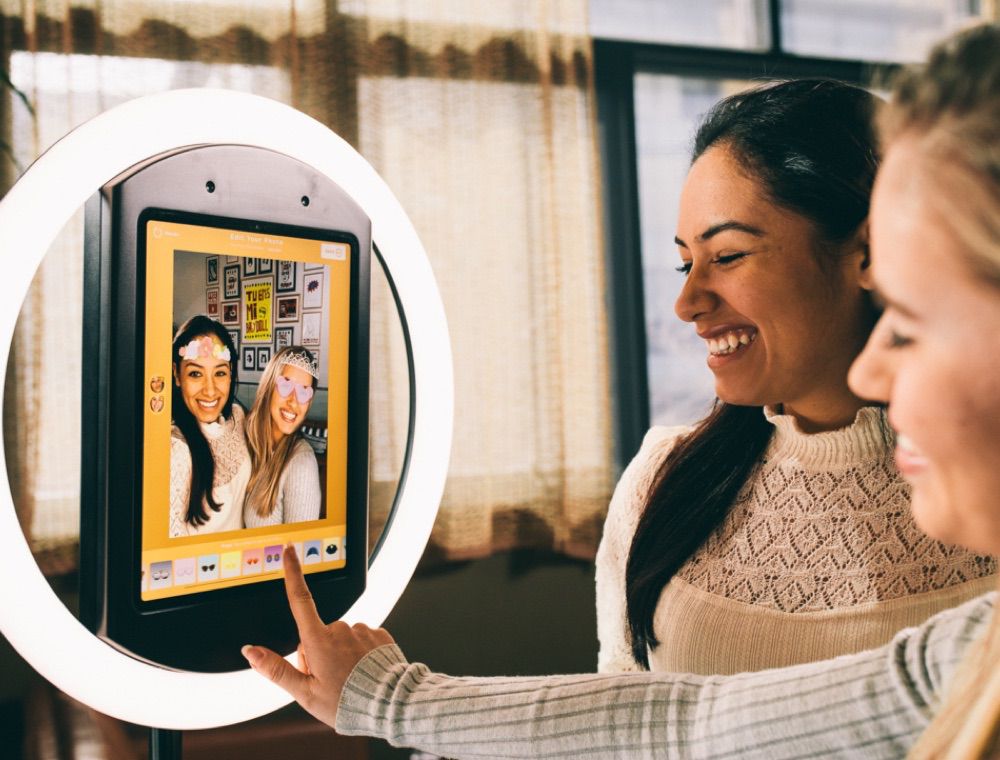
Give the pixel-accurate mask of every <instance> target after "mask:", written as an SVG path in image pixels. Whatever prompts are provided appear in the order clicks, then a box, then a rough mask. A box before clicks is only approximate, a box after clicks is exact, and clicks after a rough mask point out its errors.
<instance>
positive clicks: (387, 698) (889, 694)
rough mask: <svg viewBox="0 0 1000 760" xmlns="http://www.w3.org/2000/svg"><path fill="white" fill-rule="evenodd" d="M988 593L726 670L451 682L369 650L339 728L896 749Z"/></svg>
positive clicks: (676, 752) (411, 742)
mask: <svg viewBox="0 0 1000 760" xmlns="http://www.w3.org/2000/svg"><path fill="white" fill-rule="evenodd" d="M995 600H996V592H993V593H990V594H987V595H985V596H982V597H979V598H978V599H974V600H972V601H971V602H969V603H966V604H965V605H962V606H961V607H957V608H955V609H952V610H948V611H946V612H944V613H941V614H939V615H937V616H935V617H933V618H931V619H930V620H928V621H927V622H926V623H924V624H923V625H922V626H920V627H919V628H911V629H907V630H905V631H901V632H900V633H899V634H897V636H896V637H895V638H894V639H893V640H892V641H891V642H890V643H889V644H887V645H886V646H884V647H881V648H879V649H873V650H870V651H867V652H861V653H858V654H854V655H846V656H843V657H839V658H837V659H835V660H828V661H825V662H819V663H809V664H806V665H797V666H794V667H790V668H779V669H775V670H767V671H762V672H759V673H743V674H739V675H735V676H707V677H706V676H692V675H679V674H667V673H648V672H645V673H620V674H607V675H604V674H588V675H575V676H551V677H541V678H456V677H451V676H446V675H441V674H438V673H433V672H431V671H430V670H428V668H427V667H426V666H424V665H421V664H410V663H408V662H407V661H406V659H405V658H404V657H403V654H402V652H401V651H400V650H399V648H398V647H396V646H395V645H389V646H383V647H380V648H379V649H376V650H374V651H373V652H371V653H370V654H369V655H368V656H367V657H365V658H364V659H363V660H362V661H361V662H360V663H358V665H357V666H356V667H355V669H354V671H353V672H352V674H351V676H350V678H349V679H348V681H347V683H346V684H345V686H344V690H343V694H342V696H341V702H340V708H339V710H338V714H337V725H336V729H337V731H338V732H339V733H342V734H349V735H357V734H364V735H369V736H375V737H379V738H382V739H386V740H387V741H389V743H391V744H393V745H395V746H405V747H412V748H415V749H420V750H424V751H426V752H432V753H436V754H439V755H444V756H447V757H451V758H457V759H459V760H461V758H477V759H482V758H563V757H565V758H595V759H596V758H653V757H657V758H664V757H666V758H715V759H716V760H720V759H721V760H725V759H726V758H733V759H734V760H735V759H738V760H753V759H755V758H756V759H759V760H786V759H791V758H856V757H865V758H898V757H902V756H903V755H905V753H906V750H907V748H908V747H909V746H911V745H912V744H913V742H914V741H915V740H916V738H917V737H918V736H919V734H920V733H921V732H922V731H923V730H924V728H925V727H926V726H927V724H928V722H929V720H930V718H931V716H932V714H933V712H934V710H935V707H936V706H937V705H938V704H939V702H940V699H941V696H942V694H943V692H944V689H945V688H946V687H947V685H948V683H949V681H950V678H951V675H952V674H953V673H954V671H955V668H956V665H957V663H958V661H959V660H960V659H961V657H962V653H963V651H964V650H965V649H966V648H967V646H968V645H969V643H970V642H971V641H972V640H974V639H976V638H978V637H979V636H981V635H982V634H983V633H984V632H985V630H986V626H987V625H988V623H989V620H990V618H991V616H992V612H993V605H994V603H995Z"/></svg>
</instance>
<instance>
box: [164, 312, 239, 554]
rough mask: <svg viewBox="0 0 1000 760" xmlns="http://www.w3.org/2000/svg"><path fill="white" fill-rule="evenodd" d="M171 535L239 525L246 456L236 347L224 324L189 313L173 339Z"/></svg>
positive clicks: (196, 533) (198, 532) (212, 531)
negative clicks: (237, 392) (237, 377)
mask: <svg viewBox="0 0 1000 760" xmlns="http://www.w3.org/2000/svg"><path fill="white" fill-rule="evenodd" d="M172 350H173V356H172V361H173V367H174V373H173V374H174V388H173V393H172V397H171V398H172V402H171V403H172V408H171V411H172V415H173V428H172V430H171V438H170V537H171V538H175V537H177V536H193V535H198V534H202V533H218V532H220V531H227V530H239V529H241V528H242V527H243V493H244V490H245V489H246V485H247V481H248V480H249V478H250V454H249V452H248V451H247V445H246V440H245V439H244V437H243V408H242V407H241V406H240V405H239V403H238V402H237V401H236V400H235V399H236V383H237V379H236V362H235V356H236V348H235V346H233V342H232V339H231V338H230V337H229V332H228V331H227V330H226V328H225V327H223V326H222V325H220V324H219V323H218V322H216V321H215V320H214V319H210V318H208V317H206V316H203V315H198V316H195V317H192V318H191V319H189V320H188V321H187V322H185V323H184V324H183V325H181V328H180V329H179V330H178V331H177V334H176V335H175V336H174V342H173V349H172Z"/></svg>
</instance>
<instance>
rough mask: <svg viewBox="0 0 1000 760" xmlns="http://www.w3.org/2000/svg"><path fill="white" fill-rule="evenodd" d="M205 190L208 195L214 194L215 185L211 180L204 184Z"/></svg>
mask: <svg viewBox="0 0 1000 760" xmlns="http://www.w3.org/2000/svg"><path fill="white" fill-rule="evenodd" d="M205 189H206V190H208V192H210V193H214V192H215V183H214V182H212V180H209V181H208V182H206V183H205Z"/></svg>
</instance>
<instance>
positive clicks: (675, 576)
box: [597, 80, 996, 674]
mask: <svg viewBox="0 0 1000 760" xmlns="http://www.w3.org/2000/svg"><path fill="white" fill-rule="evenodd" d="M875 105H876V99H875V98H874V97H873V96H872V95H871V94H870V93H868V92H867V91H865V90H863V89H861V88H858V87H853V86H851V85H847V84H842V83H839V82H833V81H827V80H799V81H788V82H780V83H776V84H768V85H764V86H758V87H756V88H753V89H751V90H748V91H745V92H741V93H739V94H736V95H733V96H730V97H727V98H725V99H724V100H722V101H721V102H719V103H718V104H717V105H716V106H715V107H714V108H713V109H712V110H711V111H710V112H709V114H708V115H707V116H706V118H705V119H704V121H703V123H702V125H701V126H700V128H699V129H698V131H697V134H696V136H695V141H694V151H693V160H692V164H691V168H690V172H689V174H688V177H687V180H686V182H685V186H684V190H683V193H682V196H681V205H680V213H679V218H678V230H677V237H676V239H675V242H676V243H677V246H678V249H679V251H680V256H681V260H682V265H681V266H680V267H679V270H680V271H681V272H682V273H683V274H684V276H685V277H686V278H687V279H686V282H685V284H684V288H683V289H682V291H681V294H680V296H679V297H678V299H677V302H676V304H675V310H676V312H677V314H678V316H679V317H680V318H681V319H683V320H684V321H686V322H690V323H691V324H692V326H693V327H694V329H695V330H696V331H697V332H698V335H699V336H700V337H702V338H703V339H704V340H705V342H706V347H707V349H708V366H709V368H710V369H711V370H712V372H713V374H714V375H715V390H716V395H717V396H718V400H717V402H716V405H715V407H714V409H713V411H712V413H711V414H710V415H709V416H708V417H707V418H706V419H705V420H703V421H702V422H700V423H699V424H697V425H696V426H695V427H694V428H693V429H684V428H653V429H652V430H650V432H649V433H648V434H647V435H646V438H645V440H644V442H643V445H642V448H641V450H640V451H639V453H638V455H637V456H636V457H635V459H634V460H633V462H632V463H631V464H630V466H629V467H628V469H627V470H626V472H625V473H624V475H623V477H622V478H621V480H620V482H619V484H618V487H617V488H616V492H615V495H614V497H613V499H612V503H611V506H610V508H609V512H608V518H607V522H606V524H605V530H604V536H603V539H602V543H601V547H600V550H599V552H598V558H597V609H598V634H599V638H600V644H601V646H600V654H599V669H600V670H602V671H617V670H638V669H652V670H667V671H673V672H689V673H704V674H711V673H738V672H744V671H753V670H763V669H766V668H772V667H779V666H784V665H791V664H795V663H801V662H808V661H811V660H817V659H823V658H826V657H832V656H835V655H839V654H844V653H848V652H857V651H861V650H863V649H868V648H870V647H874V646H878V645H881V644H884V643H885V642H886V641H888V640H889V638H890V637H891V636H892V634H893V633H894V632H896V631H897V630H899V629H900V628H903V627H905V626H909V625H916V624H918V623H920V622H922V621H923V620H925V619H926V618H927V617H929V616H930V615H931V614H932V613H934V612H937V611H938V610H941V609H945V608H947V607H951V606H953V605H955V604H957V603H959V602H961V601H964V600H966V599H969V598H972V597H973V596H976V595H977V594H980V593H982V592H983V591H985V590H987V589H988V588H989V587H990V586H991V584H993V580H991V579H990V577H989V576H992V575H993V574H994V573H995V572H996V563H995V561H994V560H992V559H987V558H983V557H979V556H976V555H975V554H973V553H971V552H968V551H966V550H964V549H959V548H953V547H947V546H945V545H944V544H942V543H939V542H937V541H934V540H933V539H930V538H928V537H927V536H924V535H922V534H921V533H920V531H919V530H918V529H917V527H916V525H915V524H914V522H913V520H912V518H911V516H910V514H909V510H908V508H907V505H908V502H909V489H908V487H907V485H906V483H905V482H904V481H903V480H902V479H901V478H900V477H899V475H898V473H897V472H896V470H895V468H894V467H893V462H892V450H891V447H890V440H889V439H890V438H891V434H890V433H889V432H888V427H887V425H886V423H885V416H884V413H883V411H882V410H881V409H879V408H877V407H872V406H866V405H865V403H864V402H863V401H862V400H861V399H859V398H858V397H857V396H856V395H854V393H852V392H851V390H850V389H849V388H848V386H847V370H848V367H849V366H850V364H851V362H852V361H853V359H854V358H855V357H856V356H857V355H858V353H859V352H860V351H861V348H862V347H863V346H864V344H865V341H866V339H867V337H868V335H869V333H870V332H871V329H872V326H873V325H874V324H875V321H876V319H877V316H878V315H877V309H876V308H875V306H874V304H873V302H872V298H871V297H870V291H869V287H870V283H869V275H870V271H869V268H868V266H869V256H868V233H867V218H868V207H869V198H870V195H871V190H872V184H873V180H874V177H875V171H876V169H877V166H878V157H877V147H876V139H875V135H874V125H873V110H874V108H875Z"/></svg>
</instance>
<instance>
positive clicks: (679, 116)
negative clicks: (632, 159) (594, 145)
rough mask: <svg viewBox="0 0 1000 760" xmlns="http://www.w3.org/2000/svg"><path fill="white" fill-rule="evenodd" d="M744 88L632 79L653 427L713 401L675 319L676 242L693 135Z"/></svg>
mask: <svg viewBox="0 0 1000 760" xmlns="http://www.w3.org/2000/svg"><path fill="white" fill-rule="evenodd" d="M746 85H747V83H745V82H737V81H727V80H720V79H693V78H688V77H677V76H667V75H662V74H645V73H639V74H637V75H636V77H635V123H636V153H637V159H638V172H639V217H640V224H641V236H642V273H643V288H644V293H643V295H644V299H645V310H646V356H647V364H648V371H649V405H650V409H649V412H650V414H649V416H650V421H651V422H652V424H654V425H678V424H684V423H689V422H694V421H695V420H698V419H700V418H701V417H704V416H705V414H706V413H707V412H708V410H709V408H710V406H711V403H712V400H713V399H714V398H715V393H714V382H713V378H712V373H711V372H710V371H709V369H708V367H707V365H706V364H705V360H706V358H707V356H708V353H707V350H706V348H705V342H704V341H703V340H701V339H700V338H699V337H698V336H697V335H696V334H695V331H694V327H693V326H692V325H690V324H687V323H685V322H681V321H680V319H678V318H677V315H675V314H674V301H675V300H676V298H677V296H678V294H679V293H680V289H681V286H682V285H683V283H684V278H683V275H681V274H679V273H678V272H677V271H676V269H675V267H676V266H677V265H678V264H679V263H680V257H679V256H678V253H677V248H676V246H675V245H674V242H673V241H674V235H675V234H676V228H677V205H678V203H679V201H680V195H681V187H682V185H683V184H684V177H685V176H686V175H687V170H688V163H689V161H690V154H691V143H692V138H693V136H694V130H695V128H696V127H697V125H698V122H699V121H700V119H701V117H702V115H703V114H704V113H705V112H706V111H708V109H709V108H710V107H711V106H712V104H714V103H715V102H716V101H717V100H719V99H720V98H723V97H725V96H726V95H729V94H731V93H733V92H737V91H739V90H741V89H743V88H744V87H746Z"/></svg>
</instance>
